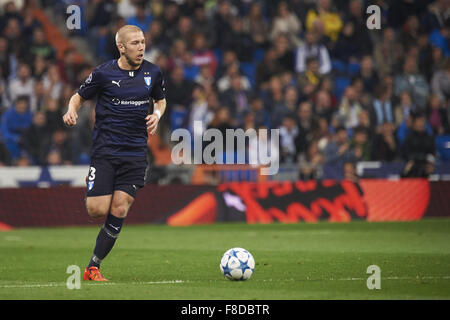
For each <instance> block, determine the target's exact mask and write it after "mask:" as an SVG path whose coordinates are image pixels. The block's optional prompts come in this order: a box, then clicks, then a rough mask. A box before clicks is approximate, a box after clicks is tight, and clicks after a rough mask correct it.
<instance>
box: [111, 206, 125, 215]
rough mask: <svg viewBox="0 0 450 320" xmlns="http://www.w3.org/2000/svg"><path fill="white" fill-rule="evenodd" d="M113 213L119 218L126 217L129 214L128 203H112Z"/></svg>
mask: <svg viewBox="0 0 450 320" xmlns="http://www.w3.org/2000/svg"><path fill="white" fill-rule="evenodd" d="M111 214H113V215H114V216H116V217H118V218H126V216H127V214H128V208H127V206H126V205H120V204H119V205H114V204H113V205H112V206H111Z"/></svg>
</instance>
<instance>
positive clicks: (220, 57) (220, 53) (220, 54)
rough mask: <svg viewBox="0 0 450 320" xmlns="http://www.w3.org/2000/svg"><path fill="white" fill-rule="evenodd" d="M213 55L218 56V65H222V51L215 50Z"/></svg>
mask: <svg viewBox="0 0 450 320" xmlns="http://www.w3.org/2000/svg"><path fill="white" fill-rule="evenodd" d="M213 53H214V55H215V56H216V59H217V63H218V65H221V64H222V58H223V52H222V50H220V49H213Z"/></svg>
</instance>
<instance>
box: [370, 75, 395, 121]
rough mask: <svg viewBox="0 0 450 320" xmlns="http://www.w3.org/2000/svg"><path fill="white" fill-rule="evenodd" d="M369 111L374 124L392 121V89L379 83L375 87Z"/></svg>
mask: <svg viewBox="0 0 450 320" xmlns="http://www.w3.org/2000/svg"><path fill="white" fill-rule="evenodd" d="M371 113H372V115H371V116H372V119H373V123H374V124H376V126H380V125H382V124H383V123H384V122H392V123H393V122H394V108H393V105H392V90H391V88H390V87H388V86H387V85H385V84H380V85H379V86H378V87H377V88H376V91H375V99H374V100H373V104H372V108H371Z"/></svg>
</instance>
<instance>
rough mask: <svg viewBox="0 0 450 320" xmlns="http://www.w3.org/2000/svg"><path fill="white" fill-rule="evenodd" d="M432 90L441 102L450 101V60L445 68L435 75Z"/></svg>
mask: <svg viewBox="0 0 450 320" xmlns="http://www.w3.org/2000/svg"><path fill="white" fill-rule="evenodd" d="M431 90H432V92H433V93H435V94H437V95H438V97H439V99H440V100H441V101H448V100H449V99H450V59H447V61H446V63H445V66H444V67H443V68H442V69H441V70H438V71H436V72H435V73H434V74H433V77H432V79H431Z"/></svg>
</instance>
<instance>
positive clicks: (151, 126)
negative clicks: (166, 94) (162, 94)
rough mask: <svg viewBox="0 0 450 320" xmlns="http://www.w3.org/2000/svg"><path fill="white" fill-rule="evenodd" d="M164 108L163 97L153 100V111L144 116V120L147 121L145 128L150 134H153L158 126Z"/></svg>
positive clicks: (164, 100) (164, 101)
mask: <svg viewBox="0 0 450 320" xmlns="http://www.w3.org/2000/svg"><path fill="white" fill-rule="evenodd" d="M165 110H166V99H165V98H164V99H161V100H157V101H154V103H153V113H152V114H149V115H148V116H147V117H145V120H146V121H147V130H150V134H151V135H153V134H155V132H156V129H157V128H158V123H159V119H161V117H162V116H163V114H164V111H165Z"/></svg>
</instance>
